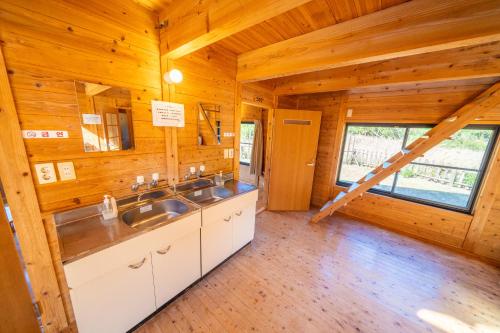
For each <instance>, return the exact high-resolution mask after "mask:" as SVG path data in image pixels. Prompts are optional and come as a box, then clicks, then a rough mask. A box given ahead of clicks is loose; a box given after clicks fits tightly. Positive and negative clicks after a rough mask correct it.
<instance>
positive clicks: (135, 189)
mask: <svg viewBox="0 0 500 333" xmlns="http://www.w3.org/2000/svg"><path fill="white" fill-rule="evenodd" d="M143 185H146V184H145V183H133V184H132V186H131V189H132V191H134V192H137V191H138V190H139V188H140V187H141V186H143Z"/></svg>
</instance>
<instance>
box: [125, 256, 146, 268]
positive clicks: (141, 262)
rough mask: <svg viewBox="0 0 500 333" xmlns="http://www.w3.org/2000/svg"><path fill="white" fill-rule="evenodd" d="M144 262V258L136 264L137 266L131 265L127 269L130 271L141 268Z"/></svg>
mask: <svg viewBox="0 0 500 333" xmlns="http://www.w3.org/2000/svg"><path fill="white" fill-rule="evenodd" d="M145 262H146V257H144V258H143V259H142V260H141V261H140V262H138V263H137V264H132V265H128V267H129V268H132V269H138V268H141V266H142V265H144V263H145Z"/></svg>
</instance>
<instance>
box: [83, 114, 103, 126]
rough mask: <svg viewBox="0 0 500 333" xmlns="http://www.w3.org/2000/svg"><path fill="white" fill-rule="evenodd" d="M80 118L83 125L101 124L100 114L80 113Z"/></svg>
mask: <svg viewBox="0 0 500 333" xmlns="http://www.w3.org/2000/svg"><path fill="white" fill-rule="evenodd" d="M82 118H83V124H84V125H100V124H101V123H102V121H101V115H100V114H93V113H82Z"/></svg>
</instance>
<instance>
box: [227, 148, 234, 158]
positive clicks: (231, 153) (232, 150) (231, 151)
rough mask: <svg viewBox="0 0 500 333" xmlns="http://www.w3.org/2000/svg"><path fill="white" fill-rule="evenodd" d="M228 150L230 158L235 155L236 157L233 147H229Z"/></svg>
mask: <svg viewBox="0 0 500 333" xmlns="http://www.w3.org/2000/svg"><path fill="white" fill-rule="evenodd" d="M228 150H229V153H228V155H229V158H233V157H234V149H233V148H230V149H228Z"/></svg>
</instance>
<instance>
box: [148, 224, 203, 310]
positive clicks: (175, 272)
mask: <svg viewBox="0 0 500 333" xmlns="http://www.w3.org/2000/svg"><path fill="white" fill-rule="evenodd" d="M152 256H153V277H154V283H155V292H156V306H157V307H160V306H162V305H163V304H165V303H167V302H168V301H169V300H170V299H172V298H173V297H175V296H176V295H177V294H179V293H180V292H181V291H183V290H184V289H186V288H187V287H189V286H190V285H191V284H192V283H193V282H195V281H196V280H198V279H199V278H200V277H201V273H200V269H201V267H200V229H199V228H198V230H197V231H196V232H191V233H188V234H187V235H184V236H183V237H182V238H180V239H177V240H175V241H173V242H165V244H164V246H162V247H158V248H157V249H156V250H155V251H154V252H152Z"/></svg>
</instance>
